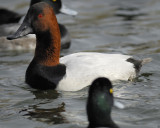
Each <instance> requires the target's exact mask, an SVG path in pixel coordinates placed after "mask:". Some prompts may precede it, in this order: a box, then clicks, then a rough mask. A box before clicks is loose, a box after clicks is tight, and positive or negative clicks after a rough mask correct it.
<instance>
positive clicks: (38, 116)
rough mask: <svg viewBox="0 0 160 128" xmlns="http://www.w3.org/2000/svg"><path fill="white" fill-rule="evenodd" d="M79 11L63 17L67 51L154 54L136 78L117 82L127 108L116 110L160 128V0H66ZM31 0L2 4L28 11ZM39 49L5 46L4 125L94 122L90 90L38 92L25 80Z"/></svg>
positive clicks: (118, 116) (124, 120) (123, 123)
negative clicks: (87, 109)
mask: <svg viewBox="0 0 160 128" xmlns="http://www.w3.org/2000/svg"><path fill="white" fill-rule="evenodd" d="M63 2H64V3H65V4H66V5H67V6H68V7H70V8H72V9H75V10H77V11H78V12H79V15H78V16H76V17H70V16H65V15H60V16H58V20H59V22H61V23H63V24H65V25H66V27H67V28H68V29H69V31H70V33H71V36H72V45H71V48H70V49H68V50H65V51H62V52H61V55H66V54H70V53H74V52H79V51H88V52H89V51H96V52H102V53H123V54H128V55H133V56H135V57H138V58H145V57H152V58H153V61H152V62H151V63H149V64H147V65H145V66H144V67H143V68H142V71H141V73H140V76H139V78H138V79H137V80H136V81H135V82H120V83H117V84H115V86H114V90H115V92H114V94H115V98H116V99H117V100H119V101H121V102H122V103H124V104H125V106H126V108H125V109H124V110H118V109H116V108H114V109H113V112H112V117H113V118H114V120H115V122H116V123H117V124H118V125H119V126H120V127H121V128H160V72H159V71H160V66H159V65H160V1H159V0H63ZM28 3H29V0H24V1H23V2H22V1H21V0H12V1H10V0H1V5H0V6H2V7H7V8H10V9H12V10H15V11H17V12H20V13H25V12H26V10H27V8H28ZM33 54H34V51H0V128H20V127H21V128H22V127H23V128H79V127H80V128H83V127H86V126H87V124H88V122H87V118H86V112H85V105H86V98H87V90H88V88H85V89H83V90H81V91H79V92H56V91H54V90H49V91H37V90H34V89H31V88H30V87H28V86H27V85H26V84H25V83H24V75H25V70H26V68H27V66H28V64H29V62H30V60H31V59H32V57H33Z"/></svg>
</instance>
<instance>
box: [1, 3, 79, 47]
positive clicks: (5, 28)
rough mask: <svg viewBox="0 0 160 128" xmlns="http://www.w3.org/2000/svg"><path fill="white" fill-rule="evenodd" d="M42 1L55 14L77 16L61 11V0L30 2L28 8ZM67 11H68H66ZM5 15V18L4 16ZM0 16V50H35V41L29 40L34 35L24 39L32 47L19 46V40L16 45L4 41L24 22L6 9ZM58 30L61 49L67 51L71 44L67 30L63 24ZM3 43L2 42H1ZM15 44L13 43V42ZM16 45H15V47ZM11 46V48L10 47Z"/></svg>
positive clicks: (20, 16)
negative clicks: (48, 5)
mask: <svg viewBox="0 0 160 128" xmlns="http://www.w3.org/2000/svg"><path fill="white" fill-rule="evenodd" d="M41 1H44V2H46V3H48V4H50V5H51V6H52V7H53V10H54V12H55V14H59V13H64V14H67V15H77V12H75V11H73V10H69V9H66V7H65V9H66V10H65V9H63V8H62V7H64V5H63V4H62V2H61V0H57V1H52V0H31V3H30V6H32V5H33V4H35V3H38V2H41ZM68 10H69V11H68ZM6 15H7V16H6ZM0 16H1V17H4V18H1V20H0V30H1V32H0V46H1V47H3V49H2V50H21V49H22V50H28V49H34V48H35V42H36V41H31V42H29V41H30V39H32V40H33V39H36V37H35V36H34V35H32V36H30V35H29V36H27V38H24V40H25V42H29V43H28V44H31V43H32V44H31V45H32V46H33V47H30V46H27V45H21V43H20V42H21V40H16V43H12V42H9V41H7V40H4V37H5V36H7V35H11V34H13V33H15V32H16V30H17V29H18V28H19V27H20V24H21V23H22V21H23V20H24V16H23V15H20V14H18V13H16V12H12V11H10V10H7V9H0ZM59 29H60V33H61V49H68V48H69V47H70V44H71V37H70V34H69V32H68V30H67V28H66V27H65V26H64V25H63V24H59ZM2 41H3V42H2ZM14 42H15V41H14ZM16 44H17V45H16ZM12 45H13V46H12Z"/></svg>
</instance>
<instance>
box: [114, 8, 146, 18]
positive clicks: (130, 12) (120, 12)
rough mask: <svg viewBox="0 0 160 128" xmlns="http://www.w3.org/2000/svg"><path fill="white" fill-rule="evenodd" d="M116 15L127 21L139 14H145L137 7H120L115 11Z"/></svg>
mask: <svg viewBox="0 0 160 128" xmlns="http://www.w3.org/2000/svg"><path fill="white" fill-rule="evenodd" d="M115 15H116V16H119V17H122V18H123V19H124V20H126V21H131V20H134V19H136V18H137V17H139V16H143V15H145V13H143V12H141V11H140V10H139V8H136V7H119V8H117V11H116V13H115Z"/></svg>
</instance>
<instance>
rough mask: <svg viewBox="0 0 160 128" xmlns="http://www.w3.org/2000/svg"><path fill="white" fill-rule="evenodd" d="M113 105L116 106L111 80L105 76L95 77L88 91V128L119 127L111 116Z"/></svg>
mask: <svg viewBox="0 0 160 128" xmlns="http://www.w3.org/2000/svg"><path fill="white" fill-rule="evenodd" d="M113 105H114V106H115V104H114V97H113V89H112V83H111V82H110V80H109V79H107V78H104V77H100V78H97V79H95V80H94V81H93V82H92V84H91V86H90V88H89V92H88V99H87V116H88V121H89V125H88V128H102V127H103V128H119V127H118V126H117V125H116V124H115V123H114V122H113V120H112V118H111V110H112V107H113ZM116 107H119V106H116Z"/></svg>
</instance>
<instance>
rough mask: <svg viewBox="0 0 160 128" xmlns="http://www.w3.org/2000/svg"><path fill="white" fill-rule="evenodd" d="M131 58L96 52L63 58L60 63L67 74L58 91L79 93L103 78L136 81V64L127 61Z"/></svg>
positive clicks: (75, 54)
mask: <svg viewBox="0 0 160 128" xmlns="http://www.w3.org/2000/svg"><path fill="white" fill-rule="evenodd" d="M129 58H131V56H127V55H121V54H104V53H95V52H80V53H74V54H70V55H67V56H65V57H62V58H60V63H62V64H64V65H65V66H66V74H65V76H64V77H63V79H62V80H61V81H60V82H59V84H58V86H57V89H59V90H63V91H77V90H80V89H82V88H84V87H86V86H88V85H90V84H91V82H92V81H93V80H94V79H95V78H97V77H102V76H103V77H107V78H109V79H110V80H111V81H117V80H125V81H127V80H129V79H134V78H135V77H136V76H137V73H136V70H135V68H134V64H133V63H130V62H128V61H127V59H129Z"/></svg>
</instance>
